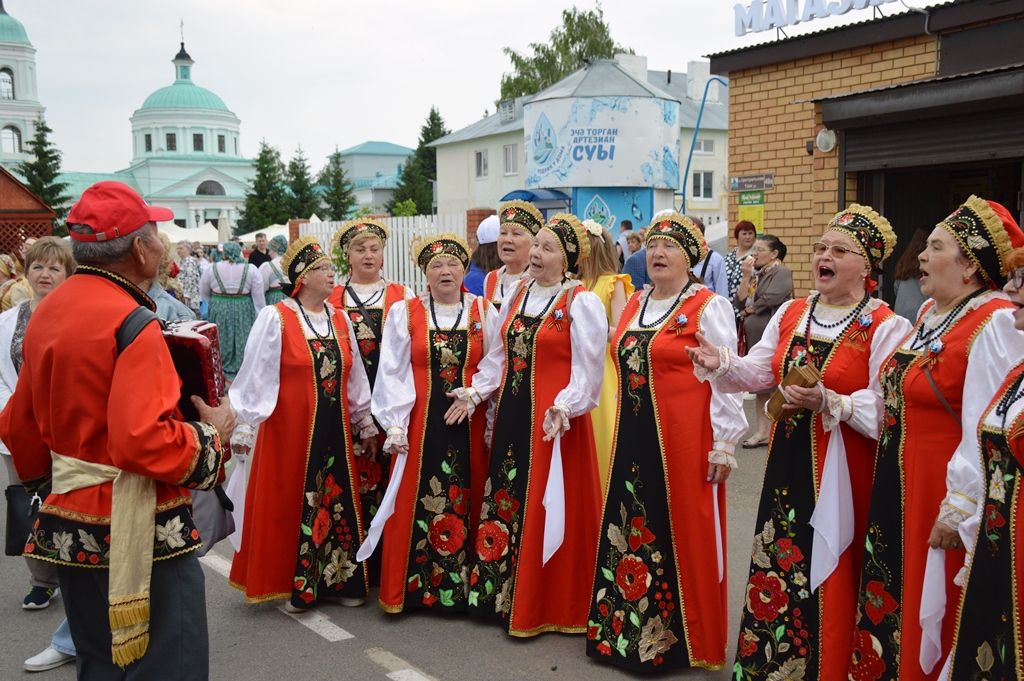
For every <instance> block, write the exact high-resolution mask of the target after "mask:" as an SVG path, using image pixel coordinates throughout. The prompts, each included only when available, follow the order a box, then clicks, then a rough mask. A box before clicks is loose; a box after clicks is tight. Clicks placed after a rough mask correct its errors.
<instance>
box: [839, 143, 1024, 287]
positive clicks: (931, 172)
mask: <svg viewBox="0 0 1024 681" xmlns="http://www.w3.org/2000/svg"><path fill="white" fill-rule="evenodd" d="M1022 173H1024V163H1022V160H1021V159H1014V160H1011V161H1000V162H996V163H962V164H951V165H945V166H925V167H918V168H901V169H899V170H878V171H864V172H861V173H858V174H857V201H858V202H859V203H863V204H866V205H869V206H873V207H874V208H875V209H876V210H878V211H879V212H880V213H882V214H883V215H885V217H886V218H888V220H889V222H890V223H892V226H893V229H894V230H895V231H896V236H897V237H898V238H899V240H898V242H897V244H896V251H895V252H894V253H893V254H892V257H890V258H888V259H887V260H886V263H885V274H884V275H883V278H882V287H881V291H882V297H883V298H884V299H885V300H886V301H887V302H889V303H890V304H891V303H892V301H893V297H894V295H895V294H894V293H893V284H892V272H893V269H894V268H895V266H896V263H897V262H899V259H900V257H901V256H902V255H903V251H904V250H905V249H906V247H907V244H909V243H910V241H911V237H912V236H913V233H914V230H915V229H918V228H925V229H927V230H928V231H931V228H932V227H934V225H935V224H936V223H937V222H938V221H939V220H941V219H942V218H944V217H946V216H947V215H949V214H950V213H952V212H953V210H954V209H955V208H956V207H957V206H959V205H960V204H961V203H963V202H964V201H965V200H966V199H967V197H968V196H970V195H971V194H977V195H978V196H981V197H983V198H985V199H989V200H992V201H998V202H999V203H1001V204H1003V205H1004V206H1006V207H1007V208H1008V209H1009V210H1010V212H1011V213H1013V214H1014V215H1015V216H1017V220H1018V222H1019V221H1020V220H1021V209H1022V206H1021V194H1022V190H1024V176H1022Z"/></svg>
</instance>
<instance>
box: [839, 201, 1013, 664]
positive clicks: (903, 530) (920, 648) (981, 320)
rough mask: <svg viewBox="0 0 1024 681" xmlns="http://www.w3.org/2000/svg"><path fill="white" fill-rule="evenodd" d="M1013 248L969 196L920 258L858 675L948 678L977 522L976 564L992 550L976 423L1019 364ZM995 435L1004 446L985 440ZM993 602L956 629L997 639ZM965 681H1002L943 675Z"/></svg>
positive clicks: (1006, 222)
mask: <svg viewBox="0 0 1024 681" xmlns="http://www.w3.org/2000/svg"><path fill="white" fill-rule="evenodd" d="M1022 245H1024V233H1022V232H1021V230H1020V228H1019V227H1018V226H1017V224H1016V222H1015V221H1014V220H1013V218H1012V217H1011V216H1010V214H1009V212H1008V211H1007V210H1006V209H1005V208H1004V207H1003V206H1001V205H999V204H998V203H995V202H992V201H986V200H984V199H981V198H979V197H977V196H971V197H970V198H968V200H967V201H966V202H965V203H964V204H963V205H961V206H960V207H959V208H957V210H955V211H954V212H953V213H952V214H950V215H949V216H948V217H946V218H945V219H944V220H942V221H941V222H940V223H939V224H938V225H937V226H936V227H935V229H934V230H933V231H932V232H931V234H930V235H929V237H928V241H927V245H926V247H925V249H924V251H922V252H921V254H920V255H919V256H918V260H919V261H920V263H921V274H922V277H921V291H922V292H923V293H924V294H925V295H926V296H929V300H927V301H926V302H925V304H924V305H923V306H922V308H921V311H920V312H919V313H918V318H917V322H916V324H915V325H914V329H913V331H912V332H911V333H910V334H908V335H907V337H906V339H905V340H904V341H903V342H902V343H901V344H900V346H899V347H898V348H896V350H895V351H894V352H892V353H891V354H890V356H889V357H888V358H887V359H886V361H885V363H884V364H883V366H882V370H881V383H882V388H883V397H884V399H883V405H884V409H885V418H884V419H883V421H882V423H883V427H882V431H881V435H880V437H879V443H878V450H877V456H876V463H875V475H874V483H873V489H872V493H871V504H870V508H869V512H868V517H867V536H866V538H865V542H864V544H865V552H866V555H865V558H864V561H863V565H862V570H861V587H860V598H859V609H858V612H857V619H856V626H857V630H856V641H857V643H858V652H857V654H855V655H854V656H853V658H852V661H851V666H850V674H851V675H852V676H855V677H857V678H864V679H874V678H880V679H896V678H898V679H901V680H924V679H928V680H932V679H939V678H947V677H945V676H944V675H942V674H941V673H940V672H941V668H942V661H943V658H945V657H946V656H947V655H948V654H949V652H950V649H951V646H952V643H953V637H954V634H955V632H956V631H957V628H958V624H957V622H958V618H957V617H956V616H955V615H954V612H953V608H954V605H953V604H954V603H956V602H957V600H958V599H959V597H960V593H961V591H960V585H959V583H958V582H960V581H962V580H957V579H956V576H957V573H958V572H959V571H960V569H961V567H962V566H963V563H964V557H965V555H967V553H966V549H965V548H964V547H965V545H966V546H968V547H969V546H970V545H972V544H973V542H974V537H975V535H976V534H977V530H978V524H979V523H981V524H982V526H983V529H982V533H981V536H980V538H979V543H978V549H979V550H978V551H976V552H975V557H977V556H978V555H980V553H982V552H983V550H988V549H987V547H986V544H987V542H986V541H985V536H986V532H987V530H986V529H985V528H984V510H985V506H986V498H987V495H986V491H987V490H986V488H985V485H984V483H985V477H984V475H983V474H982V461H981V457H980V456H978V447H979V445H978V432H977V426H978V422H979V420H980V419H981V417H982V416H983V413H984V410H985V408H986V406H987V405H988V403H989V400H990V399H991V397H992V395H993V394H994V393H996V392H997V391H998V390H1000V386H1001V385H1002V384H1003V382H1004V379H1005V378H1006V375H1007V373H1008V372H1009V371H1010V369H1011V368H1012V367H1013V366H1014V365H1015V364H1016V363H1017V362H1018V361H1019V360H1020V358H1021V357H1022V356H1024V336H1022V335H1021V334H1019V333H1017V332H1015V331H1014V330H1013V320H1012V317H1011V316H1010V315H1009V310H1010V309H1011V308H1012V304H1011V303H1010V301H1009V300H1008V299H1007V296H1006V295H1005V294H1004V293H1003V292H1001V291H999V290H998V289H999V288H1000V287H1001V286H1002V285H1003V284H1004V283H1005V280H1006V275H1007V273H1008V272H1009V267H1010V266H1009V261H1008V258H1009V256H1010V254H1011V252H1012V249H1013V247H1014V246H1016V247H1020V246H1022ZM983 436H984V432H983ZM996 441H999V442H1000V443H1001V444H1000V447H1002V446H1003V442H1002V441H1001V440H999V438H998V437H996V438H995V439H989V438H988V437H987V436H984V442H986V443H987V442H996ZM989 500H990V499H989ZM996 534H999V533H998V532H997V533H996ZM1004 546H1005V545H1004ZM991 578H993V575H992V574H991V573H989V574H986V576H985V579H986V580H989V579H991ZM991 584H992V585H995V584H996V581H995V580H994V579H992V582H991ZM1000 598H1001V599H1002V601H1003V602H1001V603H998V604H996V603H992V602H991V601H989V602H988V605H991V606H992V607H991V610H986V611H985V614H984V616H983V617H982V618H980V619H978V618H977V613H975V618H974V619H970V618H969V619H968V620H963V621H961V622H960V624H959V627H960V630H961V631H966V630H965V629H964V627H965V626H968V624H967V623H968V622H970V625H969V626H970V627H971V628H972V629H973V630H974V631H973V632H972V634H973V635H981V634H982V632H983V631H992V629H991V628H990V623H989V620H994V619H996V618H997V615H996V608H997V607H998V608H1003V607H1005V606H1006V602H1007V601H1008V600H1009V599H1008V598H1007V593H1005V592H1003V593H1001V594H1000ZM969 638H970V637H969ZM869 641H870V645H868V642H869ZM977 643H978V644H979V645H980V644H981V643H982V641H981V640H980V639H977ZM992 645H995V641H994V640H993V641H992ZM1007 645H1008V646H1009V644H1007ZM967 648H971V644H969V645H967V646H965V647H964V649H962V650H961V651H960V652H961V653H963V654H965V655H966V654H967V653H968V650H967ZM976 648H977V646H974V649H972V650H971V652H970V656H971V657H974V656H976V655H978V654H979V651H978V650H977V649H976ZM993 650H994V649H993ZM876 658H877V659H876ZM1011 668H1012V667H1011ZM972 677H975V678H1003V677H1001V676H999V675H997V674H992V675H988V674H983V675H978V676H975V673H974V672H972V673H966V672H964V673H958V674H957V675H954V676H953V677H952V678H955V679H961V678H972Z"/></svg>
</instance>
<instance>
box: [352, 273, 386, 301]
mask: <svg viewBox="0 0 1024 681" xmlns="http://www.w3.org/2000/svg"><path fill="white" fill-rule="evenodd" d="M386 288H387V286H384V288H382V289H381V290H379V291H377V292H376V293H375V294H373V297H372V298H369V299H368V300H366V302H363V301H362V300H360V299H359V296H358V295H356V290H355V289H354V288H352V277H349V278H348V279H347V280H346V281H345V292H346V293H348V295H349V297H350V298H352V302H354V303H355V304H356V307H358V308H364V307H369V306H370V305H373V304H374V303H376V302H377V301H378V300H380V297H381V296H383V295H384V289H386Z"/></svg>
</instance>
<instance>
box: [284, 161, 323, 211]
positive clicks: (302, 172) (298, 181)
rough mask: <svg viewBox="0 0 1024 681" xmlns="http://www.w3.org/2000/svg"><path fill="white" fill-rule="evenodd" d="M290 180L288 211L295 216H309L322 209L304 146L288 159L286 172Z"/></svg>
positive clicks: (287, 178) (288, 180)
mask: <svg viewBox="0 0 1024 681" xmlns="http://www.w3.org/2000/svg"><path fill="white" fill-rule="evenodd" d="M285 177H286V180H287V182H288V190H289V197H288V213H289V215H290V216H291V217H293V218H308V217H309V216H310V215H312V214H313V213H315V212H316V211H317V210H319V209H320V199H319V197H318V196H317V193H316V189H315V187H314V186H313V177H312V175H310V172H309V162H308V161H307V160H306V155H305V154H303V153H302V147H301V146H300V147H298V148H297V149H296V150H295V155H294V156H292V158H291V160H290V161H288V170H287V171H286V172H285Z"/></svg>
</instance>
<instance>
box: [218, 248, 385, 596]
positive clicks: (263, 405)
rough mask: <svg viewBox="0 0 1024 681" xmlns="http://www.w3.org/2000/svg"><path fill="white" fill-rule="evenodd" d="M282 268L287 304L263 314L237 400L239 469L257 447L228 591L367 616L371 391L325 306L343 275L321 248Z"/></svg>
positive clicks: (292, 253) (339, 317) (346, 335)
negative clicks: (356, 443) (364, 481)
mask: <svg viewBox="0 0 1024 681" xmlns="http://www.w3.org/2000/svg"><path fill="white" fill-rule="evenodd" d="M281 266H282V267H283V268H284V272H285V274H286V275H287V276H288V282H289V283H285V284H282V288H283V289H284V292H285V295H287V296H288V297H287V298H285V299H284V300H283V301H281V302H279V303H276V304H274V305H270V306H268V307H266V308H264V309H263V310H262V311H260V314H259V316H258V317H257V318H256V323H255V324H254V325H253V329H252V333H251V334H249V341H248V343H246V346H245V361H244V362H242V368H241V369H240V371H239V373H238V378H237V379H236V380H235V382H234V383H233V384H232V385H231V390H230V392H229V397H230V399H231V406H232V407H234V408H235V411H236V412H237V413H238V428H237V429H236V430H235V434H234V437H233V438H232V441H231V448H232V450H233V451H234V452H235V454H236V458H237V460H238V461H239V462H241V463H245V462H246V459H247V457H248V453H249V450H250V449H253V446H254V444H255V449H253V455H252V462H251V471H250V473H249V481H248V485H247V489H246V493H245V500H244V511H243V517H244V520H243V523H242V537H241V546H240V548H239V550H238V551H237V552H236V553H235V558H234V561H233V562H232V563H231V574H230V577H229V582H230V584H231V586H234V587H235V588H237V589H240V590H242V591H244V592H245V598H246V601H247V602H249V603H261V602H264V601H269V600H275V599H284V600H285V609H286V610H288V611H289V612H301V611H303V610H308V609H309V608H312V607H314V606H316V605H317V604H318V603H322V602H323V601H325V600H328V601H337V602H340V603H341V604H342V605H350V606H351V605H361V604H362V603H363V602H364V600H365V598H366V592H367V589H368V588H369V574H368V570H367V567H366V565H365V563H364V564H362V565H360V564H359V562H358V561H357V560H356V549H358V547H359V544H360V543H361V542H362V540H363V534H364V526H363V520H362V514H361V507H360V500H359V494H358V492H359V486H358V481H357V480H356V479H355V477H354V474H353V471H354V470H355V462H354V459H355V455H354V449H353V439H358V440H360V441H361V443H362V446H363V447H364V448H366V449H367V450H368V451H370V452H371V453H372V452H374V451H375V450H376V447H377V428H376V427H374V425H373V418H372V417H371V416H370V382H369V381H368V380H367V378H366V370H365V369H364V368H363V363H362V362H361V361H360V360H359V354H358V350H357V349H356V337H355V333H354V331H353V329H352V325H351V324H350V323H349V321H348V317H346V316H345V313H344V312H343V311H342V310H338V309H335V308H333V307H332V306H331V305H330V304H327V303H325V302H324V301H325V299H326V298H327V295H328V294H329V293H330V292H331V289H332V288H333V287H334V266H333V265H332V264H331V261H330V259H329V258H328V257H327V254H326V253H325V252H324V251H323V249H322V248H321V246H320V244H319V243H318V242H317V240H316V239H314V238H313V237H303V238H301V239H298V240H297V241H294V242H292V245H291V246H290V247H289V248H288V250H287V252H286V253H285V254H284V257H282V259H281ZM257 430H259V436H258V437H257V435H256V431H257ZM353 433H358V437H354V436H353ZM239 472H241V471H239ZM235 474H236V475H237V474H238V472H236V473H235Z"/></svg>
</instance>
